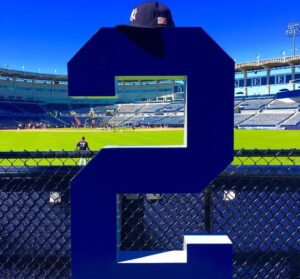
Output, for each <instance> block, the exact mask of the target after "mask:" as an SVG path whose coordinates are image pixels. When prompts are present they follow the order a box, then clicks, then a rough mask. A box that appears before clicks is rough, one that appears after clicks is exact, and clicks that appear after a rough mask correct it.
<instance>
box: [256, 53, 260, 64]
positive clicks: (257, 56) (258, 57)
mask: <svg viewBox="0 0 300 279" xmlns="http://www.w3.org/2000/svg"><path fill="white" fill-rule="evenodd" d="M259 59H260V55H259V53H258V54H257V55H256V61H257V64H259V61H260V60H259Z"/></svg>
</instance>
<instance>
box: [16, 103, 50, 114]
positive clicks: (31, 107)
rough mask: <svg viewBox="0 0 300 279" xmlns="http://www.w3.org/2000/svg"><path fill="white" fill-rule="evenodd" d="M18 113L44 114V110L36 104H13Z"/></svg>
mask: <svg viewBox="0 0 300 279" xmlns="http://www.w3.org/2000/svg"><path fill="white" fill-rule="evenodd" d="M14 105H15V106H17V107H18V108H19V110H20V111H23V112H25V113H44V112H45V111H44V109H43V108H42V107H41V106H40V105H39V104H37V103H14Z"/></svg>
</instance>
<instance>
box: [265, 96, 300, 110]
mask: <svg viewBox="0 0 300 279" xmlns="http://www.w3.org/2000/svg"><path fill="white" fill-rule="evenodd" d="M298 106H299V105H298V103H296V102H295V101H293V100H291V99H288V100H286V101H283V100H274V101H273V102H271V103H270V104H269V105H268V106H267V107H266V109H268V110H271V109H297V108H298Z"/></svg>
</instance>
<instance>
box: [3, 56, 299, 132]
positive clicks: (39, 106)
mask: <svg viewBox="0 0 300 279" xmlns="http://www.w3.org/2000/svg"><path fill="white" fill-rule="evenodd" d="M235 71H236V79H235V103H234V112H235V114H234V125H235V127H236V128H240V129H300V117H299V114H300V112H299V108H300V106H299V103H300V101H299V99H300V98H299V96H300V93H299V92H300V90H299V89H300V56H293V57H282V58H275V59H268V60H261V61H255V62H247V63H241V64H236V67H235ZM185 87H186V86H185V81H183V80H172V79H170V80H168V79H162V80H130V81H128V80H124V81H122V80H118V81H116V97H114V98H71V97H69V96H68V89H67V88H68V79H67V76H65V75H52V74H42V73H32V72H25V71H17V70H10V69H7V68H0V129H17V128H18V129H24V128H47V127H105V128H110V127H183V125H184V94H185ZM297 92H298V93H297ZM280 93H283V94H286V93H289V94H287V96H286V97H285V98H282V97H279V95H280ZM294 93H295V94H294ZM210 105H211V107H212V113H213V104H210ZM199 121H201V120H199Z"/></svg>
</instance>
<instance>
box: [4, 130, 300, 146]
mask: <svg viewBox="0 0 300 279" xmlns="http://www.w3.org/2000/svg"><path fill="white" fill-rule="evenodd" d="M183 134H184V132H183V130H182V129H164V130H163V129H144V130H135V131H132V130H116V131H112V130H111V131H102V130H91V129H53V130H52V129H48V130H19V131H17V130H13V131H0V151H9V150H13V151H21V150H28V151H35V150H39V151H46V150H68V151H72V150H74V149H75V146H76V143H77V142H78V141H79V140H80V138H81V137H82V136H85V137H86V140H87V141H88V143H89V145H90V148H91V149H92V150H99V149H101V148H102V147H104V146H108V145H110V146H126V145H181V144H183ZM220 137H221V135H220ZM220 144H221V143H220ZM234 148H235V149H241V148H245V149H254V148H258V149H268V148H270V149H292V148H298V149H300V131H285V130H270V131H269V130H235V143H234Z"/></svg>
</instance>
